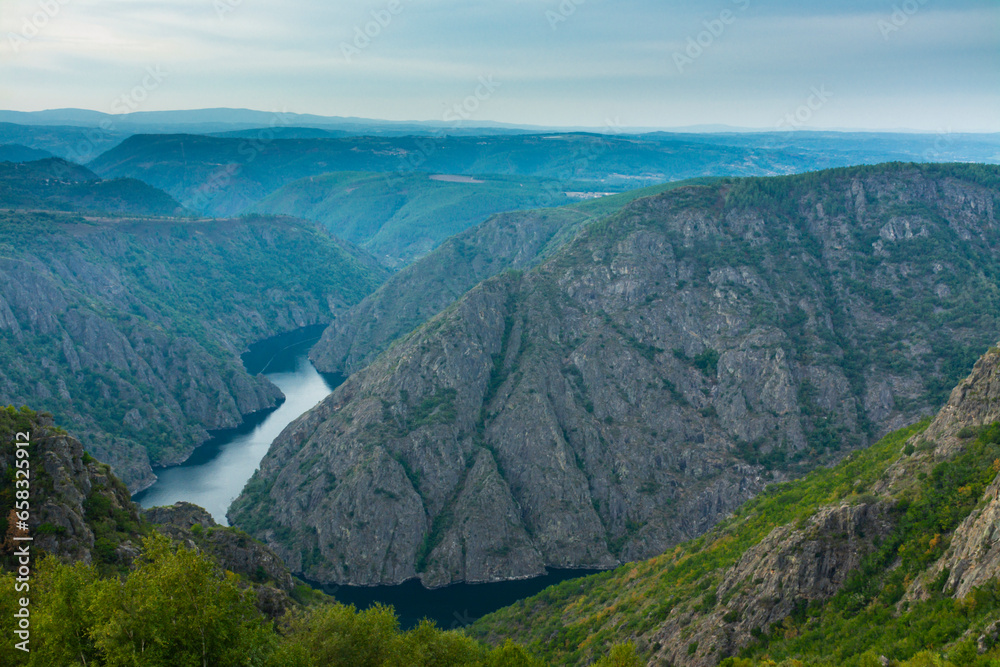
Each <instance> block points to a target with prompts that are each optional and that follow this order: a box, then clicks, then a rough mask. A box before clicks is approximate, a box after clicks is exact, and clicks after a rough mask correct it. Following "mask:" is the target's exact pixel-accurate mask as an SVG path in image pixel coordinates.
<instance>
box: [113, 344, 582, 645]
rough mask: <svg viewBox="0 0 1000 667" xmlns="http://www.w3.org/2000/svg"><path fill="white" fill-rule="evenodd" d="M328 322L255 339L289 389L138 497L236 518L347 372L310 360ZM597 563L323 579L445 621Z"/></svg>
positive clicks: (256, 356)
mask: <svg viewBox="0 0 1000 667" xmlns="http://www.w3.org/2000/svg"><path fill="white" fill-rule="evenodd" d="M321 333H322V327H319V328H316V327H311V328H308V329H302V330H299V331H297V332H292V333H289V334H285V335H283V336H279V337H276V338H272V339H269V340H267V341H262V342H261V343H258V344H256V345H252V346H251V347H250V351H249V352H248V353H247V354H244V355H243V363H244V365H245V366H246V368H247V370H248V371H249V372H250V373H252V374H256V373H264V375H266V376H267V377H268V379H270V380H271V382H273V383H274V384H276V385H277V386H278V388H279V389H281V391H282V393H284V394H285V402H284V403H282V404H281V405H280V406H279V407H278V408H277V409H276V410H272V411H270V412H265V413H262V414H259V415H251V416H250V417H249V418H248V419H247V422H246V423H245V424H244V425H243V426H241V427H240V428H237V429H231V430H228V431H221V432H217V433H215V434H214V437H213V438H212V439H211V440H209V441H208V442H206V443H205V444H204V445H202V446H201V447H198V448H197V449H196V450H195V451H194V453H193V454H192V455H191V457H190V458H188V460H187V461H185V462H184V463H182V464H181V465H178V466H172V467H170V468H163V469H161V470H158V471H157V473H156V474H157V477H158V479H157V481H156V483H155V484H153V486H151V487H149V488H148V489H146V490H145V491H142V492H140V493H138V494H136V495H135V496H134V497H133V500H135V501H136V502H137V503H139V504H140V505H141V506H142V507H156V506H160V505H172V504H174V503H176V502H178V501H182V500H183V501H186V502H189V503H194V504H195V505H200V506H202V507H204V508H205V509H207V510H208V511H209V512H210V513H211V515H212V517H213V518H214V519H215V520H216V521H217V522H219V523H220V524H222V525H224V526H226V525H229V524H228V522H227V520H226V510H227V509H229V505H230V504H232V502H233V500H234V499H235V498H236V496H238V495H239V494H240V492H241V491H242V490H243V487H244V485H245V484H246V483H247V480H249V479H250V477H251V476H252V475H253V473H254V471H255V470H256V469H257V466H258V465H259V464H260V461H261V459H263V458H264V455H265V454H267V450H268V447H270V445H271V442H272V441H273V440H274V439H275V438H276V437H277V436H278V434H279V433H281V431H282V429H284V428H285V426H287V425H288V424H289V423H290V422H291V421H292V420H294V419H295V418H296V417H298V416H299V415H301V414H302V413H304V412H305V411H306V410H309V409H310V408H312V407H313V406H314V405H316V404H317V403H319V402H320V401H321V400H323V399H324V398H325V397H326V396H327V395H329V393H330V392H331V391H333V389H334V388H336V387H337V385H339V384H340V383H341V382H342V381H343V378H342V377H340V376H335V375H330V376H327V375H323V374H320V373H318V372H317V371H316V369H315V368H313V365H312V364H311V363H310V362H309V358H308V352H309V348H311V347H312V345H313V344H314V343H315V342H316V341H317V340H318V339H319V336H320V334H321ZM595 571H596V570H589V571H584V570H551V571H550V572H549V573H548V574H547V575H544V576H541V577H536V578H534V579H526V580H520V581H505V582H500V583H494V584H455V585H452V586H446V587H444V588H438V589H434V590H428V589H426V588H424V587H423V586H421V585H420V583H419V582H418V581H416V580H413V581H409V582H406V583H405V584H401V585H399V586H373V587H362V586H320V585H318V584H313V585H315V586H316V587H317V588H323V589H324V590H326V592H327V593H330V594H331V595H333V596H334V597H335V598H336V599H337V600H339V601H341V602H343V603H345V604H354V605H355V606H357V607H358V608H359V609H366V608H368V607H370V606H371V605H373V604H375V603H382V604H387V605H392V606H393V607H395V608H396V613H397V614H398V615H399V620H400V625H401V626H402V627H403V628H404V629H408V628H412V627H414V626H415V625H416V624H417V623H418V622H419V621H420V619H422V618H430V619H431V620H433V621H435V622H437V624H438V626H439V627H443V628H458V627H462V626H464V625H467V624H469V623H470V622H472V621H473V620H475V619H477V618H479V617H481V616H483V615H485V614H488V613H490V612H492V611H496V610H497V609H499V608H500V607H503V606H506V605H509V604H513V603H514V602H517V601H518V600H520V599H522V598H525V597H529V596H531V595H534V594H535V593H538V592H540V591H541V590H542V589H543V588H545V587H547V586H551V585H552V584H556V583H559V582H561V581H565V580H566V579H570V578H573V577H578V576H582V575H585V574H590V573H592V572H595Z"/></svg>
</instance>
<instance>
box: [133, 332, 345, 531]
mask: <svg viewBox="0 0 1000 667" xmlns="http://www.w3.org/2000/svg"><path fill="white" fill-rule="evenodd" d="M320 333H322V327H319V328H316V327H309V328H307V329H302V330H299V331H297V332H292V333H290V334H285V335H283V336H278V337H275V338H271V339H268V340H267V341H262V342H261V343H257V344H256V345H253V346H251V348H250V351H249V352H248V353H247V354H244V355H243V363H244V365H245V366H246V367H247V370H248V371H250V372H251V373H260V372H262V373H264V375H265V376H267V378H268V379H269V380H270V381H271V382H273V383H274V384H275V385H277V386H278V388H279V389H281V392H282V393H283V394H284V395H285V401H284V403H282V404H281V405H280V406H278V408H277V409H275V410H271V411H267V412H264V413H261V414H257V415H250V416H249V417H247V419H246V422H245V423H244V424H243V425H242V426H240V427H239V428H235V429H229V430H226V431H218V432H216V433H215V434H214V435H213V437H212V439H211V440H209V441H208V442H206V443H205V444H203V445H202V446H201V447H198V448H197V449H196V450H194V453H193V454H192V455H191V456H190V457H189V458H188V460H187V461H185V462H184V463H182V464H180V465H177V466H171V467H169V468H163V469H161V470H157V471H156V475H157V478H158V479H157V480H156V483H154V484H153V485H152V486H151V487H149V488H148V489H146V490H145V491H142V492H140V493H138V494H136V495H135V496H134V497H133V500H134V501H135V502H137V503H139V505H141V506H142V507H158V506H160V505H173V504H174V503H176V502H178V501H181V500H183V501H186V502H189V503H194V504H195V505H200V506H201V507H204V508H205V509H206V510H208V511H209V513H210V514H211V515H212V518H214V519H215V520H216V521H217V522H218V523H220V524H221V525H223V526H228V525H229V523H228V521H227V520H226V510H228V509H229V506H230V505H231V504H232V502H233V500H235V499H236V496H238V495H239V494H240V492H241V491H242V490H243V487H244V486H245V485H246V483H247V481H248V480H249V479H250V477H251V476H252V475H253V473H254V471H255V470H256V469H257V466H258V465H259V464H260V461H261V459H263V458H264V455H265V454H267V450H268V447H270V446H271V442H272V441H273V440H274V439H275V438H276V437H278V434H279V433H281V431H282V429H284V428H285V427H286V426H288V424H289V423H291V422H292V421H293V420H294V419H295V418H297V417H298V416H300V415H301V414H302V413H304V412H306V411H307V410H309V409H310V408H312V407H313V406H315V405H316V404H317V403H319V402H320V401H322V400H323V399H324V398H326V397H327V396H328V395H329V394H330V392H331V391H333V389H334V388H335V387H336V386H337V385H338V384H339V383H340V381H341V380H342V378H340V377H338V376H333V375H324V374H320V373H319V372H317V370H316V369H315V368H313V365H312V364H311V363H310V362H309V358H308V352H309V348H311V347H312V346H313V344H314V343H315V342H316V341H317V340H318V339H319V334H320Z"/></svg>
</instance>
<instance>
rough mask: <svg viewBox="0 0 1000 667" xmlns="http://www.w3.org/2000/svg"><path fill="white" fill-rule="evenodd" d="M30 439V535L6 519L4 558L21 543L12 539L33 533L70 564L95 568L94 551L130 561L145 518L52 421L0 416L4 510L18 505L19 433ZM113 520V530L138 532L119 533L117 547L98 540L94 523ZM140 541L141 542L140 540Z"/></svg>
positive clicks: (9, 412)
mask: <svg viewBox="0 0 1000 667" xmlns="http://www.w3.org/2000/svg"><path fill="white" fill-rule="evenodd" d="M11 418H16V419H18V421H17V422H14V423H17V428H16V429H8V428H5V427H7V426H8V425H9V424H10V423H11V422H10V421H9V420H10V419H11ZM15 430H16V431H20V432H24V433H27V434H28V436H29V437H28V438H27V440H28V441H30V442H31V447H30V456H29V458H28V460H29V464H30V465H29V468H28V470H29V475H30V477H29V479H31V485H32V486H31V488H32V495H31V500H32V502H31V510H30V516H31V519H30V521H29V530H28V531H19V530H18V529H17V524H16V522H15V521H13V520H12V517H11V516H9V515H7V514H5V516H4V517H3V518H4V521H3V526H4V532H5V539H4V541H3V543H2V544H0V554H2V555H3V556H5V557H6V556H8V555H9V554H11V553H12V552H13V549H14V548H15V546H16V544H15V542H14V541H13V539H12V538H13V537H14V536H16V535H21V534H30V535H31V536H32V537H33V542H32V545H33V547H34V548H36V549H38V550H41V551H43V552H45V553H49V554H52V555H55V556H58V557H60V558H62V559H64V560H67V561H82V562H84V563H91V562H93V561H94V560H95V553H94V552H95V548H96V549H98V550H101V556H102V557H104V558H106V559H108V560H114V559H117V558H118V557H121V558H123V559H127V558H128V555H129V554H130V553H132V552H133V549H134V548H135V543H134V542H131V541H129V538H132V537H135V535H136V534H137V531H138V527H139V523H140V518H139V512H138V507H137V506H136V505H134V504H133V503H132V501H131V499H130V498H129V493H128V490H127V489H126V488H125V486H124V485H123V484H122V483H121V482H120V481H119V480H118V479H117V478H116V477H115V476H114V475H113V474H112V473H111V470H110V468H109V467H108V466H107V465H106V464H103V463H100V462H98V461H96V460H95V459H93V458H92V457H89V456H85V455H84V451H83V445H82V444H81V443H80V441H79V440H77V439H76V438H73V437H71V436H69V435H66V434H65V433H63V432H61V431H60V430H59V429H56V428H55V427H54V426H53V424H52V421H51V419H49V418H47V417H44V416H39V415H35V414H30V413H22V414H21V415H20V416H18V415H17V413H15V412H14V411H13V409H12V408H6V409H4V410H3V414H2V415H0V437H2V438H3V442H2V447H0V477H2V478H3V479H4V480H5V482H4V485H3V496H5V497H3V498H2V501H3V504H2V505H0V507H3V509H4V510H10V511H11V512H13V510H12V509H11V508H12V507H13V500H14V493H13V492H14V488H15V487H14V484H13V480H14V477H15V475H14V470H15V465H16V461H17V458H16V455H15V448H14V444H13V443H14V432H15ZM104 519H109V520H111V521H112V522H113V527H112V530H115V529H118V528H120V527H122V526H126V525H127V526H132V527H133V528H134V530H135V531H136V532H135V533H134V534H131V535H129V534H127V533H128V531H127V530H117V531H116V532H118V533H120V534H121V536H122V538H123V539H122V540H120V541H119V542H117V543H115V542H112V541H108V540H104V541H103V542H100V543H98V542H97V538H96V537H95V525H94V524H95V521H97V520H104ZM136 542H137V541H136Z"/></svg>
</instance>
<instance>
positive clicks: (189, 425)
mask: <svg viewBox="0 0 1000 667" xmlns="http://www.w3.org/2000/svg"><path fill="white" fill-rule="evenodd" d="M0 239H2V240H0V402H2V403H10V404H15V405H33V406H35V407H37V408H39V409H44V410H48V411H50V412H52V413H53V414H54V415H56V417H57V419H58V420H59V422H60V423H62V424H65V425H66V426H67V427H70V428H72V429H73V430H74V432H75V433H77V434H78V435H79V437H80V438H81V440H83V442H84V444H85V445H86V446H87V448H88V449H89V450H90V451H92V452H93V453H94V454H95V455H97V456H99V457H100V458H101V459H102V460H104V461H107V462H109V463H111V464H112V466H113V467H114V469H115V471H116V472H117V473H118V475H119V476H120V477H121V478H122V479H123V480H124V481H125V483H126V484H128V486H129V487H130V488H131V489H132V490H133V491H135V490H138V489H141V488H143V487H145V486H148V485H149V484H150V483H151V482H152V480H153V476H152V470H151V466H153V465H166V464H170V463H177V462H179V461H181V460H183V459H184V458H185V457H186V456H187V455H188V454H190V452H191V451H192V449H193V448H194V447H195V446H197V445H198V444H200V443H202V442H204V441H205V440H206V439H207V438H208V437H209V433H208V432H209V431H210V430H213V429H222V428H231V427H234V426H237V425H239V424H240V423H241V422H242V421H243V418H244V416H246V415H248V414H250V413H253V412H256V411H259V410H263V409H267V408H270V407H273V406H274V405H275V403H276V402H277V401H278V400H280V398H281V394H280V392H279V391H278V389H277V388H276V387H275V386H274V385H272V384H271V383H270V382H268V381H267V380H266V379H264V378H263V377H256V378H254V377H251V376H250V375H248V374H247V372H246V370H245V369H244V368H243V365H242V363H241V362H240V359H239V355H240V353H241V352H243V351H244V350H245V349H246V347H247V345H249V344H250V343H252V342H255V341H257V340H260V339H263V338H267V337H268V336H272V335H274V334H278V333H281V332H284V331H288V330H291V329H295V328H298V327H303V326H307V325H315V324H323V323H326V322H329V321H330V320H331V319H332V318H333V317H334V316H335V314H336V313H337V312H339V311H341V310H343V309H345V308H347V307H348V306H350V305H353V304H354V303H357V302H358V301H359V300H360V299H361V298H362V297H364V296H365V295H366V294H368V293H369V292H371V291H372V290H373V289H374V288H375V287H376V286H377V285H378V283H379V282H380V281H381V280H382V277H383V275H384V273H383V270H382V269H381V268H380V267H378V266H377V265H376V264H375V263H374V261H373V260H371V259H370V258H369V257H367V256H366V255H364V254H363V253H361V251H358V250H356V249H352V248H350V247H349V246H347V245H345V244H342V243H341V242H339V241H337V240H335V239H333V238H331V237H330V236H329V235H328V234H327V233H326V232H324V231H322V230H320V229H317V228H315V227H314V226H312V225H310V224H307V223H302V222H298V221H293V220H289V219H282V218H265V217H259V218H253V219H241V220H215V221H201V222H190V221H180V220H162V219H130V218H99V219H95V218H83V217H80V216H77V215H71V214H56V213H28V212H17V211H14V212H0Z"/></svg>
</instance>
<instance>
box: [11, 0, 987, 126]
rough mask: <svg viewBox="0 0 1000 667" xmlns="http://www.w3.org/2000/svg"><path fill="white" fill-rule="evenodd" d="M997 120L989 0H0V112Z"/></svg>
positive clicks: (785, 121)
mask: <svg viewBox="0 0 1000 667" xmlns="http://www.w3.org/2000/svg"><path fill="white" fill-rule="evenodd" d="M65 107H76V108H84V109H94V110H98V111H104V112H108V113H121V112H127V111H158V110H169V109H197V108H212V107H236V108H251V109H259V110H262V111H288V112H296V113H314V114H321V115H328V116H357V117H363V118H381V119H389V120H446V121H452V120H456V119H460V120H461V121H462V122H467V123H470V124H472V123H474V122H476V121H499V122H507V123H517V124H532V125H546V126H564V127H566V126H579V127H602V126H607V125H616V126H621V127H685V126H696V125H698V126H700V125H714V124H725V125H731V126H737V127H753V128H762V129H773V128H775V127H783V128H788V127H796V128H810V129H820V128H836V129H891V130H899V129H911V130H921V131H929V132H970V131H988V132H998V131H1000V1H998V0H905V1H903V0H863V1H862V0H825V1H824V2H802V1H798V2H792V1H790V0H711V1H705V2H692V1H688V2H681V1H678V0H614V1H612V0H377V1H374V2H373V1H368V0H0V108H2V109H13V110H21V111H34V110H41V109H52V108H65Z"/></svg>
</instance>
